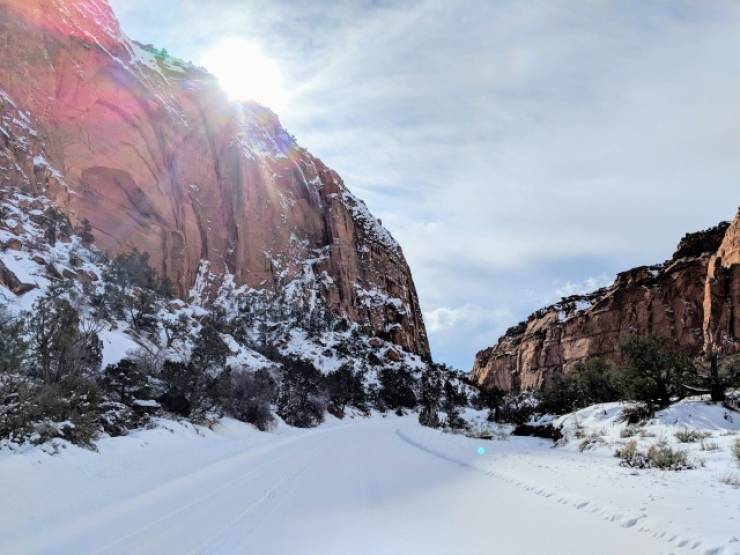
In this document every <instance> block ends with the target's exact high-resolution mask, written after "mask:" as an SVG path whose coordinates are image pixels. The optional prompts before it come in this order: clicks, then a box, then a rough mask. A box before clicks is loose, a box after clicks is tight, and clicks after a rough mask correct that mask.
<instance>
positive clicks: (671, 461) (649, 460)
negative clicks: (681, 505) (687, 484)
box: [615, 440, 696, 470]
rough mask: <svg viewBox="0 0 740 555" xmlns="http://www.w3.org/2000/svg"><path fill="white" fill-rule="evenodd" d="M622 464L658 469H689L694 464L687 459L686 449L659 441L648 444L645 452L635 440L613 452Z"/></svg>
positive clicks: (631, 466) (694, 466) (693, 466)
mask: <svg viewBox="0 0 740 555" xmlns="http://www.w3.org/2000/svg"><path fill="white" fill-rule="evenodd" d="M615 456H616V457H618V458H619V459H620V464H621V465H622V466H628V467H630V468H657V469H660V470H689V469H692V468H696V464H695V463H694V462H692V461H690V460H689V457H688V454H687V453H686V451H681V450H679V449H673V448H672V447H671V446H670V445H669V444H668V443H667V442H664V441H659V442H658V443H655V444H653V445H651V446H650V448H649V449H648V451H647V453H645V452H643V451H640V450H639V449H638V447H637V441H635V440H632V441H629V442H627V444H626V445H624V446H622V447H620V448H619V449H617V451H616V452H615Z"/></svg>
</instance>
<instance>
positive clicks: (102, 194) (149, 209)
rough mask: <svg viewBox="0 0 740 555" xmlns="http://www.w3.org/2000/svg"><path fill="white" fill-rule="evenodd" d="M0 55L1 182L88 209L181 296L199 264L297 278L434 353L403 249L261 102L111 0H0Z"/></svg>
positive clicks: (279, 280)
mask: <svg viewBox="0 0 740 555" xmlns="http://www.w3.org/2000/svg"><path fill="white" fill-rule="evenodd" d="M0 51H1V52H2V56H1V58H2V60H1V63H2V65H0V186H2V187H12V188H17V189H20V190H22V191H24V192H27V193H31V194H45V195H47V196H48V197H49V198H51V199H52V200H53V201H54V203H55V204H56V205H57V206H58V207H59V208H60V209H62V210H63V211H64V212H65V213H67V214H68V215H69V216H70V217H71V218H72V220H73V222H75V223H79V222H81V221H82V220H84V219H86V220H89V221H90V222H91V224H92V228H93V233H94V234H95V236H96V240H97V241H96V242H97V245H98V246H99V247H100V248H102V249H103V250H105V251H107V252H109V253H110V254H112V255H115V254H117V253H120V252H124V251H127V250H130V249H132V248H138V249H139V250H140V251H144V252H147V253H149V254H150V256H151V260H152V262H153V265H154V266H155V267H156V268H157V270H158V271H159V272H160V273H161V274H163V275H165V276H167V277H168V278H170V280H171V281H172V283H173V284H174V286H175V289H176V291H177V292H178V294H180V295H181V296H187V294H188V291H189V290H190V288H191V287H192V286H193V284H194V283H195V281H196V277H197V275H198V271H199V268H201V267H202V264H203V263H204V262H206V263H207V266H208V268H209V271H210V272H211V274H213V275H216V276H218V275H230V276H233V279H234V281H235V282H236V283H238V284H246V285H248V286H249V287H253V288H256V289H270V290H273V291H277V290H280V289H281V288H284V287H286V285H287V284H289V283H295V282H296V280H299V281H300V282H301V283H304V284H305V286H306V287H308V288H309V289H313V290H315V293H316V294H317V295H320V296H321V297H322V299H323V300H324V301H325V302H326V303H327V305H328V306H329V307H330V308H331V310H332V311H333V312H334V313H335V314H336V315H337V316H341V317H346V318H348V319H349V320H351V321H353V322H357V323H360V324H362V325H363V326H365V327H366V329H368V330H370V331H371V333H372V334H375V335H378V336H381V337H383V338H385V339H388V340H390V341H393V342H394V343H396V344H398V345H400V346H401V347H403V348H404V349H406V350H408V351H410V352H413V353H417V354H420V355H422V356H428V355H429V346H428V341H427V336H426V332H425V329H424V323H423V320H422V316H421V311H420V308H419V303H418V299H417V295H416V291H415V288H414V283H413V280H412V277H411V273H410V270H409V268H408V265H407V263H406V261H405V258H404V256H403V253H402V251H401V248H400V247H399V245H398V244H397V243H396V241H395V240H394V239H393V238H392V237H391V235H390V234H389V233H388V232H387V231H386V230H385V229H384V228H383V227H382V225H381V223H380V222H379V221H378V220H377V219H375V218H374V217H373V216H372V215H371V214H370V212H369V211H368V210H367V208H366V206H365V205H364V203H363V202H362V201H360V200H359V199H357V198H356V197H354V196H353V195H352V194H351V193H350V192H349V190H348V189H347V188H346V186H345V185H344V183H343V182H342V180H341V178H340V177H339V176H338V175H337V174H336V173H335V172H334V171H332V170H331V169H329V168H327V167H326V166H325V165H324V164H323V163H322V162H321V161H320V160H318V159H316V158H315V157H313V156H312V155H311V154H310V153H308V152H307V151H306V150H305V149H303V148H301V147H300V146H299V145H298V144H297V143H296V141H295V139H294V138H293V137H292V136H291V135H290V134H289V133H288V132H287V131H286V130H285V129H284V128H283V127H282V126H281V124H280V122H279V120H278V118H277V116H276V115H275V114H273V113H272V112H271V111H270V110H268V109H267V108H264V107H262V106H259V105H256V104H253V103H233V102H229V101H228V100H227V99H226V98H225V96H224V94H223V92H222V91H221V90H220V89H219V87H218V85H217V83H216V81H215V80H214V79H213V77H211V76H210V75H209V74H208V73H207V72H206V71H205V70H203V69H201V68H197V67H194V66H193V65H191V64H188V63H185V62H182V61H180V60H178V59H176V58H172V57H171V56H169V55H167V54H166V53H164V52H162V51H159V50H157V49H155V48H153V47H150V46H144V45H141V44H139V43H136V42H135V41H133V40H130V39H129V38H128V37H127V36H126V35H125V34H124V33H123V32H122V30H121V29H120V27H119V24H118V22H117V20H116V18H115V15H114V13H113V11H112V9H111V8H110V6H109V5H108V4H107V2H106V1H105V0H75V1H70V0H0ZM255 78H257V77H255Z"/></svg>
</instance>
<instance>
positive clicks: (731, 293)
mask: <svg viewBox="0 0 740 555" xmlns="http://www.w3.org/2000/svg"><path fill="white" fill-rule="evenodd" d="M630 332H631V333H638V334H654V335H660V336H666V337H670V338H671V339H673V340H674V341H675V342H676V344H677V345H678V346H679V347H680V348H681V349H684V350H686V351H687V352H690V353H696V354H698V353H700V352H705V353H711V352H718V353H735V352H738V351H740V337H738V333H739V332H740V214H738V216H736V217H735V219H734V221H733V222H732V224H727V223H722V224H720V225H718V226H716V227H714V228H711V229H708V230H706V231H701V232H698V233H691V234H688V235H686V236H685V237H684V238H683V239H682V240H681V242H680V243H679V245H678V247H677V249H676V252H675V254H674V255H673V257H672V258H671V259H670V260H668V261H666V262H665V263H663V264H659V265H655V266H642V267H639V268H633V269H632V270H629V271H627V272H622V273H620V274H618V275H617V278H616V280H615V282H614V284H613V285H611V286H610V287H607V288H603V289H600V290H598V291H596V292H594V293H590V294H587V295H574V296H572V297H568V298H564V299H562V300H561V301H560V302H559V303H556V304H554V305H552V306H549V307H546V308H543V309H541V310H539V311H537V312H535V313H534V314H532V315H531V316H530V317H529V318H528V319H527V321H526V322H522V323H520V324H518V325H517V326H514V327H512V328H510V329H509V330H508V331H507V332H506V333H505V334H504V336H503V337H501V339H499V341H498V343H497V344H496V345H495V346H493V347H490V348H488V349H485V350H483V351H480V352H479V353H478V354H477V355H476V358H475V364H474V367H473V376H474V379H475V380H476V381H477V382H478V383H479V384H481V385H483V386H485V387H497V388H500V389H503V390H511V389H518V388H522V389H532V388H537V387H539V386H540V385H541V384H542V382H543V381H544V380H545V379H546V377H547V376H548V375H549V374H551V373H554V372H561V371H565V372H567V371H568V370H569V369H571V368H572V367H573V365H574V364H575V363H576V362H578V361H581V360H584V359H586V358H588V357H594V356H600V357H605V358H608V359H611V360H615V361H619V359H620V354H619V342H620V340H621V338H622V337H623V335H624V334H625V333H630Z"/></svg>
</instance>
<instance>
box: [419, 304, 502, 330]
mask: <svg viewBox="0 0 740 555" xmlns="http://www.w3.org/2000/svg"><path fill="white" fill-rule="evenodd" d="M510 318H511V312H510V311H508V310H506V309H499V310H491V309H487V308H484V307H481V306H475V305H471V304H466V305H463V306H460V307H456V308H448V307H444V306H443V307H439V308H435V309H434V310H430V311H429V312H426V313H424V321H425V323H426V325H427V330H428V331H429V332H430V333H438V332H444V331H447V330H450V329H454V328H458V327H461V326H480V325H491V324H497V323H500V322H502V321H505V320H507V319H510Z"/></svg>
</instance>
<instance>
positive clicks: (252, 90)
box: [201, 38, 285, 110]
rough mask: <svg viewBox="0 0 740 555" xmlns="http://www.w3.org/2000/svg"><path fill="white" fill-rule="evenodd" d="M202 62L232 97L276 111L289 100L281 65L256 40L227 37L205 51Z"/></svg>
mask: <svg viewBox="0 0 740 555" xmlns="http://www.w3.org/2000/svg"><path fill="white" fill-rule="evenodd" d="M201 63H202V65H203V66H205V67H206V69H208V71H210V72H211V73H212V74H213V75H214V76H215V77H216V78H217V79H218V81H219V83H220V84H221V86H222V87H223V89H224V91H226V94H227V95H229V97H230V98H231V99H232V100H254V101H256V102H259V103H260V104H263V105H265V106H267V107H269V108H272V109H274V110H277V109H279V108H280V107H281V106H282V105H283V104H284V102H285V93H284V91H283V85H282V78H281V76H280V68H279V67H278V65H277V63H275V61H274V60H272V59H270V58H269V57H268V56H266V55H265V53H264V52H263V51H262V49H261V48H260V47H259V45H258V44H256V43H254V42H252V41H249V40H245V39H240V38H230V39H224V40H222V41H220V42H218V43H216V44H214V45H213V46H212V47H211V48H209V49H208V50H207V51H206V52H205V53H204V55H203V57H202V59H201Z"/></svg>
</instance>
